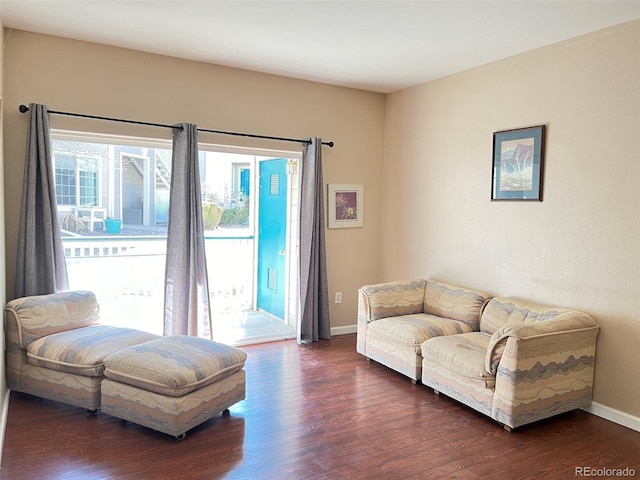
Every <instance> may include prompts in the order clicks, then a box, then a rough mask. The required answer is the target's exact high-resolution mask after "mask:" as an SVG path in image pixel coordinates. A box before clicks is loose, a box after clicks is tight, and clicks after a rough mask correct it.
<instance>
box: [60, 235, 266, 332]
mask: <svg viewBox="0 0 640 480" xmlns="http://www.w3.org/2000/svg"><path fill="white" fill-rule="evenodd" d="M63 247H64V251H65V256H66V261H67V271H68V275H69V284H70V288H71V289H73V290H76V289H83V290H91V291H93V292H94V293H95V294H96V296H97V297H98V300H99V302H100V308H101V316H102V318H103V319H104V321H105V322H106V323H110V324H114V325H121V326H130V327H136V328H142V329H144V330H147V331H150V332H153V333H157V334H162V321H163V311H164V276H165V259H166V253H165V252H166V237H164V236H140V237H126V236H118V237H116V236H114V237H102V236H100V237H98V236H96V237H72V238H63ZM205 248H206V257H207V272H208V276H209V278H208V280H209V292H210V297H211V299H210V301H211V309H212V312H213V313H217V312H231V311H243V310H251V309H253V307H254V288H253V285H254V238H253V237H252V236H245V237H229V236H226V237H221V236H208V237H206V239H205Z"/></svg>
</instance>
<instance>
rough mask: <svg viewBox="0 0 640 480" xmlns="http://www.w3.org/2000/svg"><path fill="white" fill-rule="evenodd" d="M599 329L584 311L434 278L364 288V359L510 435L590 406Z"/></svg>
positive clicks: (361, 308) (360, 335) (360, 333)
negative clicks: (488, 419)
mask: <svg viewBox="0 0 640 480" xmlns="http://www.w3.org/2000/svg"><path fill="white" fill-rule="evenodd" d="M421 298H422V300H421ZM421 302H422V305H423V309H422V311H419V309H420V304H421ZM379 322H382V323H379ZM598 330H599V326H598V324H597V323H596V322H595V321H594V320H593V318H591V317H590V316H589V315H587V314H585V313H582V312H578V311H576V310H569V309H563V308H554V307H547V306H543V305H537V304H533V303H527V302H523V301H520V300H516V299H510V298H505V297H494V298H491V297H490V296H489V295H488V294H486V293H483V292H479V291H475V290H469V289H466V288H462V287H457V286H454V285H450V284H446V283H442V282H437V281H433V280H422V279H417V280H410V281H399V282H389V283H383V284H377V285H369V286H364V287H362V288H361V289H360V290H359V306H358V340H357V350H358V352H360V353H362V354H363V355H365V356H367V357H368V358H370V359H373V360H376V361H378V362H380V363H382V364H384V365H387V366H389V367H391V368H394V369H395V370H398V371H399V372H401V373H403V374H405V375H407V376H409V377H410V378H411V379H412V380H413V381H416V380H421V381H422V383H423V384H424V385H426V386H429V387H432V388H433V389H434V390H435V391H436V392H437V393H440V392H441V393H444V394H446V395H447V396H449V397H451V398H454V399H456V400H458V401H460V402H461V403H464V404H466V405H468V406H470V407H472V408H474V409H476V410H478V411H479V412H481V413H483V414H485V415H488V416H489V417H491V418H493V419H494V420H496V421H498V422H500V423H502V424H503V425H504V426H505V428H506V429H507V430H510V429H512V428H516V427H519V426H522V425H525V424H528V423H531V422H535V421H537V420H541V419H543V418H547V417H550V416H553V415H557V414H559V413H563V412H567V411H570V410H574V409H576V408H581V407H585V406H588V405H589V404H590V403H591V397H592V390H593V374H594V364H595V349H596V337H597V335H598ZM418 363H419V364H420V366H419V367H418Z"/></svg>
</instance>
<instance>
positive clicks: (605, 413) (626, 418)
mask: <svg viewBox="0 0 640 480" xmlns="http://www.w3.org/2000/svg"><path fill="white" fill-rule="evenodd" d="M582 410H584V411H585V412H589V413H592V414H593V415H596V416H598V417H602V418H604V419H605V420H609V421H611V422H613V423H617V424H618V425H622V426H623V427H627V428H630V429H631V430H635V431H636V432H640V418H638V417H635V416H633V415H629V414H628V413H625V412H622V411H620V410H616V409H615V408H611V407H607V406H606V405H603V404H601V403H597V402H591V405H589V406H588V407H585V408H583V409H582Z"/></svg>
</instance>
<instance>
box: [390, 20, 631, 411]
mask: <svg viewBox="0 0 640 480" xmlns="http://www.w3.org/2000/svg"><path fill="white" fill-rule="evenodd" d="M639 79H640V21H635V22H631V23H627V24H622V25H619V26H616V27H614V28H610V29H607V30H603V31H600V32H596V33H593V34H589V35H586V36H582V37H578V38H575V39H572V40H570V41H566V42H563V43H559V44H555V45H552V46H548V47H545V48H541V49H538V50H535V51H531V52H528V53H525V54H522V55H518V56H515V57H511V58H508V59H505V60H503V61H499V62H496V63H492V64H489V65H485V66H482V67H479V68H476V69H473V70H470V71H467V72H464V73H461V74H458V75H453V76H450V77H447V78H443V79H440V80H437V81H433V82H430V83H427V84H424V85H421V86H418V87H415V88H411V89H407V90H404V91H400V92H397V93H394V94H391V95H389V96H388V97H387V109H386V122H385V125H386V131H385V157H384V166H383V186H382V195H383V198H385V199H393V201H388V202H387V201H385V202H383V207H382V218H383V219H384V221H383V228H382V230H381V232H382V235H381V237H382V241H381V250H380V256H381V270H380V271H381V280H388V279H394V278H399V277H401V278H404V277H414V276H426V277H430V278H437V279H441V280H444V281H451V282H456V283H459V284H462V285H466V286H469V287H475V288H479V289H485V290H487V291H489V292H490V293H492V294H494V295H506V296H515V297H519V298H522V299H526V300H531V301H534V302H541V303H545V304H550V305H558V306H565V307H571V308H576V309H580V310H583V311H586V312H588V313H590V314H592V315H593V316H594V317H595V319H596V320H597V321H598V322H599V323H600V325H601V332H600V334H599V337H598V347H597V364H596V380H595V393H594V400H595V401H596V402H599V403H601V404H603V405H605V406H608V407H611V408H613V409H617V410H621V411H623V412H626V413H628V414H631V415H634V416H636V417H638V416H640V402H638V399H639V398H640V382H638V378H640V355H638V345H639V340H640V248H639V246H640V244H639V241H640V202H639V201H638V188H639V186H640V161H639V160H640V84H639V83H638V82H639ZM537 124H546V125H547V142H546V159H545V172H544V198H543V202H542V203H528V202H521V203H518V202H496V203H492V202H490V190H491V156H492V133H493V132H494V131H498V130H505V129H511V128H518V127H526V126H531V125H537Z"/></svg>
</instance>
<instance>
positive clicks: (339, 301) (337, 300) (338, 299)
mask: <svg viewBox="0 0 640 480" xmlns="http://www.w3.org/2000/svg"><path fill="white" fill-rule="evenodd" d="M336 303H342V292H336Z"/></svg>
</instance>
